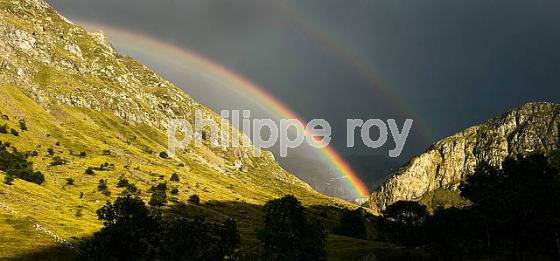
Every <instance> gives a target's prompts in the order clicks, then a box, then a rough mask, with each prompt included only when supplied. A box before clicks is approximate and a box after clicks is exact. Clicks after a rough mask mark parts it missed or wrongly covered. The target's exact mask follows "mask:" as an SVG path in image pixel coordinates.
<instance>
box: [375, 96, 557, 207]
mask: <svg viewBox="0 0 560 261" xmlns="http://www.w3.org/2000/svg"><path fill="white" fill-rule="evenodd" d="M559 114H560V105H559V104H553V103H527V104H525V105H523V106H521V107H519V108H516V109H514V110H512V111H509V112H507V113H505V114H503V115H500V116H498V117H495V118H493V119H491V120H489V121H487V122H485V123H483V124H480V125H478V126H474V127H471V128H469V129H466V130H465V131H462V132H460V133H457V134H455V135H453V136H450V137H447V138H445V139H443V140H441V141H439V142H437V143H435V144H434V145H433V146H432V147H430V148H429V149H428V150H427V151H426V152H425V153H423V154H421V155H419V156H417V157H415V158H414V159H412V160H411V161H410V162H409V163H408V164H406V165H405V166H403V167H401V168H400V169H399V170H398V171H397V172H395V173H394V174H393V175H392V176H391V177H390V178H389V179H388V180H387V181H385V182H384V184H383V185H382V186H380V187H379V189H378V190H377V191H376V192H373V193H372V195H371V198H370V204H371V207H372V209H374V210H376V211H380V210H383V209H384V208H385V207H386V206H387V205H390V204H391V203H393V202H395V201H398V200H420V199H421V197H422V196H423V195H424V193H426V192H428V191H433V190H436V189H438V188H445V189H451V190H456V189H457V188H458V186H459V184H460V182H461V181H462V180H463V179H464V178H465V176H466V175H469V174H472V173H473V171H474V170H475V168H476V167H477V165H478V164H480V163H481V162H488V163H489V164H491V165H493V166H498V167H500V165H501V163H502V162H503V161H504V159H506V158H507V157H510V156H516V155H519V154H528V153H534V152H540V153H544V154H549V153H551V152H554V151H557V150H558V149H559V147H560V133H559V132H560V131H559V129H560V116H559Z"/></svg>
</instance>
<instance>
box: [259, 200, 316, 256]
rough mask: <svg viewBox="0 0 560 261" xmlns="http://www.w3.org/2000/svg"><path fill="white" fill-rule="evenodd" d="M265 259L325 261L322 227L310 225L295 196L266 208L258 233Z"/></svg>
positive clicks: (276, 201)
mask: <svg viewBox="0 0 560 261" xmlns="http://www.w3.org/2000/svg"><path fill="white" fill-rule="evenodd" d="M259 239H260V241H261V242H262V247H263V248H262V250H263V253H262V254H263V257H264V259H265V260H293V261H299V260H325V258H326V257H325V249H324V247H325V233H324V231H323V227H322V225H321V224H320V223H319V222H317V221H314V222H310V221H309V220H308V219H307V218H306V216H305V213H304V208H303V206H302V205H301V203H300V202H299V201H298V200H297V198H295V197H294V196H285V197H283V198H281V199H275V200H271V201H269V202H267V203H266V205H265V206H264V227H263V229H262V230H261V231H260V233H259Z"/></svg>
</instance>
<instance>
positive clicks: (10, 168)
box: [0, 142, 45, 184]
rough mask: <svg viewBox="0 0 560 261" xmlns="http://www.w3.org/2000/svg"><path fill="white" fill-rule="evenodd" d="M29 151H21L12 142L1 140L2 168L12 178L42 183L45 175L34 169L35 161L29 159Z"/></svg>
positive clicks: (0, 157) (0, 156)
mask: <svg viewBox="0 0 560 261" xmlns="http://www.w3.org/2000/svg"><path fill="white" fill-rule="evenodd" d="M29 154H30V153H29V152H20V151H18V150H17V149H16V148H14V147H12V146H11V144H10V143H2V142H0V170H2V171H4V172H6V174H7V175H9V176H11V177H12V178H19V179H22V180H25V181H29V182H33V183H36V184H42V183H43V182H44V181H45V176H43V174H42V173H41V172H39V171H33V163H32V162H30V161H28V158H29Z"/></svg>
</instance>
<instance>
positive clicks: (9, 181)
mask: <svg viewBox="0 0 560 261" xmlns="http://www.w3.org/2000/svg"><path fill="white" fill-rule="evenodd" d="M13 181H14V177H12V176H11V175H6V176H5V177H4V183H6V184H8V185H10V186H11V185H13V184H14V183H13Z"/></svg>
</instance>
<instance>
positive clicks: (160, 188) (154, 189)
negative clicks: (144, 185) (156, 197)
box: [150, 182, 167, 192]
mask: <svg viewBox="0 0 560 261" xmlns="http://www.w3.org/2000/svg"><path fill="white" fill-rule="evenodd" d="M150 191H151V192H158V191H163V192H165V191H167V184H166V183H165V182H163V183H159V184H157V185H154V186H152V187H151V188H150Z"/></svg>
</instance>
